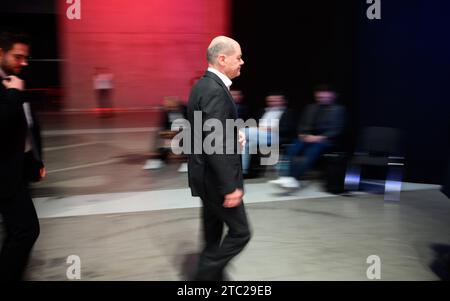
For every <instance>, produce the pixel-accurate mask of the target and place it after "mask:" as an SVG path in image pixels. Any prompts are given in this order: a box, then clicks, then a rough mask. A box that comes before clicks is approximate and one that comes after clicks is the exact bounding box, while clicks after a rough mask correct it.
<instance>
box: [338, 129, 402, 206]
mask: <svg viewBox="0 0 450 301" xmlns="http://www.w3.org/2000/svg"><path fill="white" fill-rule="evenodd" d="M369 166H372V167H375V168H377V169H378V170H380V169H381V170H383V171H384V175H385V176H384V177H385V178H384V179H383V180H382V181H381V182H380V181H377V180H374V179H365V178H364V176H363V175H364V169H367V168H368V167H369ZM403 168H404V155H403V147H402V133H401V131H400V130H398V129H394V128H387V127H366V128H364V129H363V130H362V132H361V135H360V137H359V140H358V143H357V147H356V151H355V153H354V155H353V158H352V159H351V160H350V162H349V164H348V166H347V171H346V174H345V189H346V190H347V191H358V190H363V191H371V192H383V193H384V199H385V200H389V201H398V200H400V191H401V186H402V177H403Z"/></svg>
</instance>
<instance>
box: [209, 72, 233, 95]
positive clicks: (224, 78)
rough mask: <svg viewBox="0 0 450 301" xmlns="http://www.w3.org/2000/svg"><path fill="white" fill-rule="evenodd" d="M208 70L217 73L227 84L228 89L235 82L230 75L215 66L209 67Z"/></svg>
mask: <svg viewBox="0 0 450 301" xmlns="http://www.w3.org/2000/svg"><path fill="white" fill-rule="evenodd" d="M208 71H209V72H212V73H214V74H215V75H217V76H218V77H219V78H220V80H221V81H222V82H223V83H224V84H225V86H226V87H227V88H228V90H230V87H231V84H232V83H233V82H232V81H231V79H229V78H228V76H226V75H225V74H223V73H222V72H220V71H219V70H217V69H215V68H213V67H208Z"/></svg>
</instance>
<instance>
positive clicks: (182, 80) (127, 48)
mask: <svg viewBox="0 0 450 301" xmlns="http://www.w3.org/2000/svg"><path fill="white" fill-rule="evenodd" d="M57 2H58V3H59V12H60V22H59V23H60V41H61V52H62V57H63V58H64V59H65V62H64V63H63V65H62V70H63V71H62V76H63V83H64V93H65V99H64V107H65V109H69V110H70V109H91V108H94V107H95V106H96V98H95V95H94V90H93V84H92V76H93V72H94V69H95V67H108V68H109V69H110V71H111V72H112V73H113V74H114V76H115V78H114V88H115V89H114V96H113V102H114V106H115V107H119V108H143V107H150V106H153V105H156V104H160V103H161V100H162V98H163V97H164V96H169V95H171V96H173V95H176V96H180V97H181V98H182V99H186V98H187V97H188V94H189V89H190V80H191V79H192V78H193V77H194V76H196V75H197V74H198V73H202V72H203V71H204V70H205V68H206V66H207V65H206V48H207V46H208V44H209V42H210V40H211V39H212V37H214V36H216V35H222V34H225V35H227V34H229V15H230V13H229V10H230V8H229V0H177V1H175V0H133V1H130V0H81V19H80V20H69V19H68V18H67V16H66V11H67V9H68V7H69V6H70V4H66V1H57Z"/></svg>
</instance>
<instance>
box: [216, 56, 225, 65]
mask: <svg viewBox="0 0 450 301" xmlns="http://www.w3.org/2000/svg"><path fill="white" fill-rule="evenodd" d="M225 59H226V57H225V55H224V54H219V56H218V57H217V62H218V63H219V65H221V66H224V65H225Z"/></svg>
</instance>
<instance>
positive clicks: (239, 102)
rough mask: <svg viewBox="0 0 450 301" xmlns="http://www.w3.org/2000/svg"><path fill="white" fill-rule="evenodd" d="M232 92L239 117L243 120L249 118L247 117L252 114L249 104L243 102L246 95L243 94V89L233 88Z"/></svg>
mask: <svg viewBox="0 0 450 301" xmlns="http://www.w3.org/2000/svg"><path fill="white" fill-rule="evenodd" d="M230 93H231V96H232V97H233V99H234V103H235V105H236V111H237V114H238V118H240V119H242V120H247V118H249V115H250V114H249V109H248V106H247V105H246V104H245V103H244V102H243V98H244V96H243V95H242V91H241V90H234V89H231V91H230Z"/></svg>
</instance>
